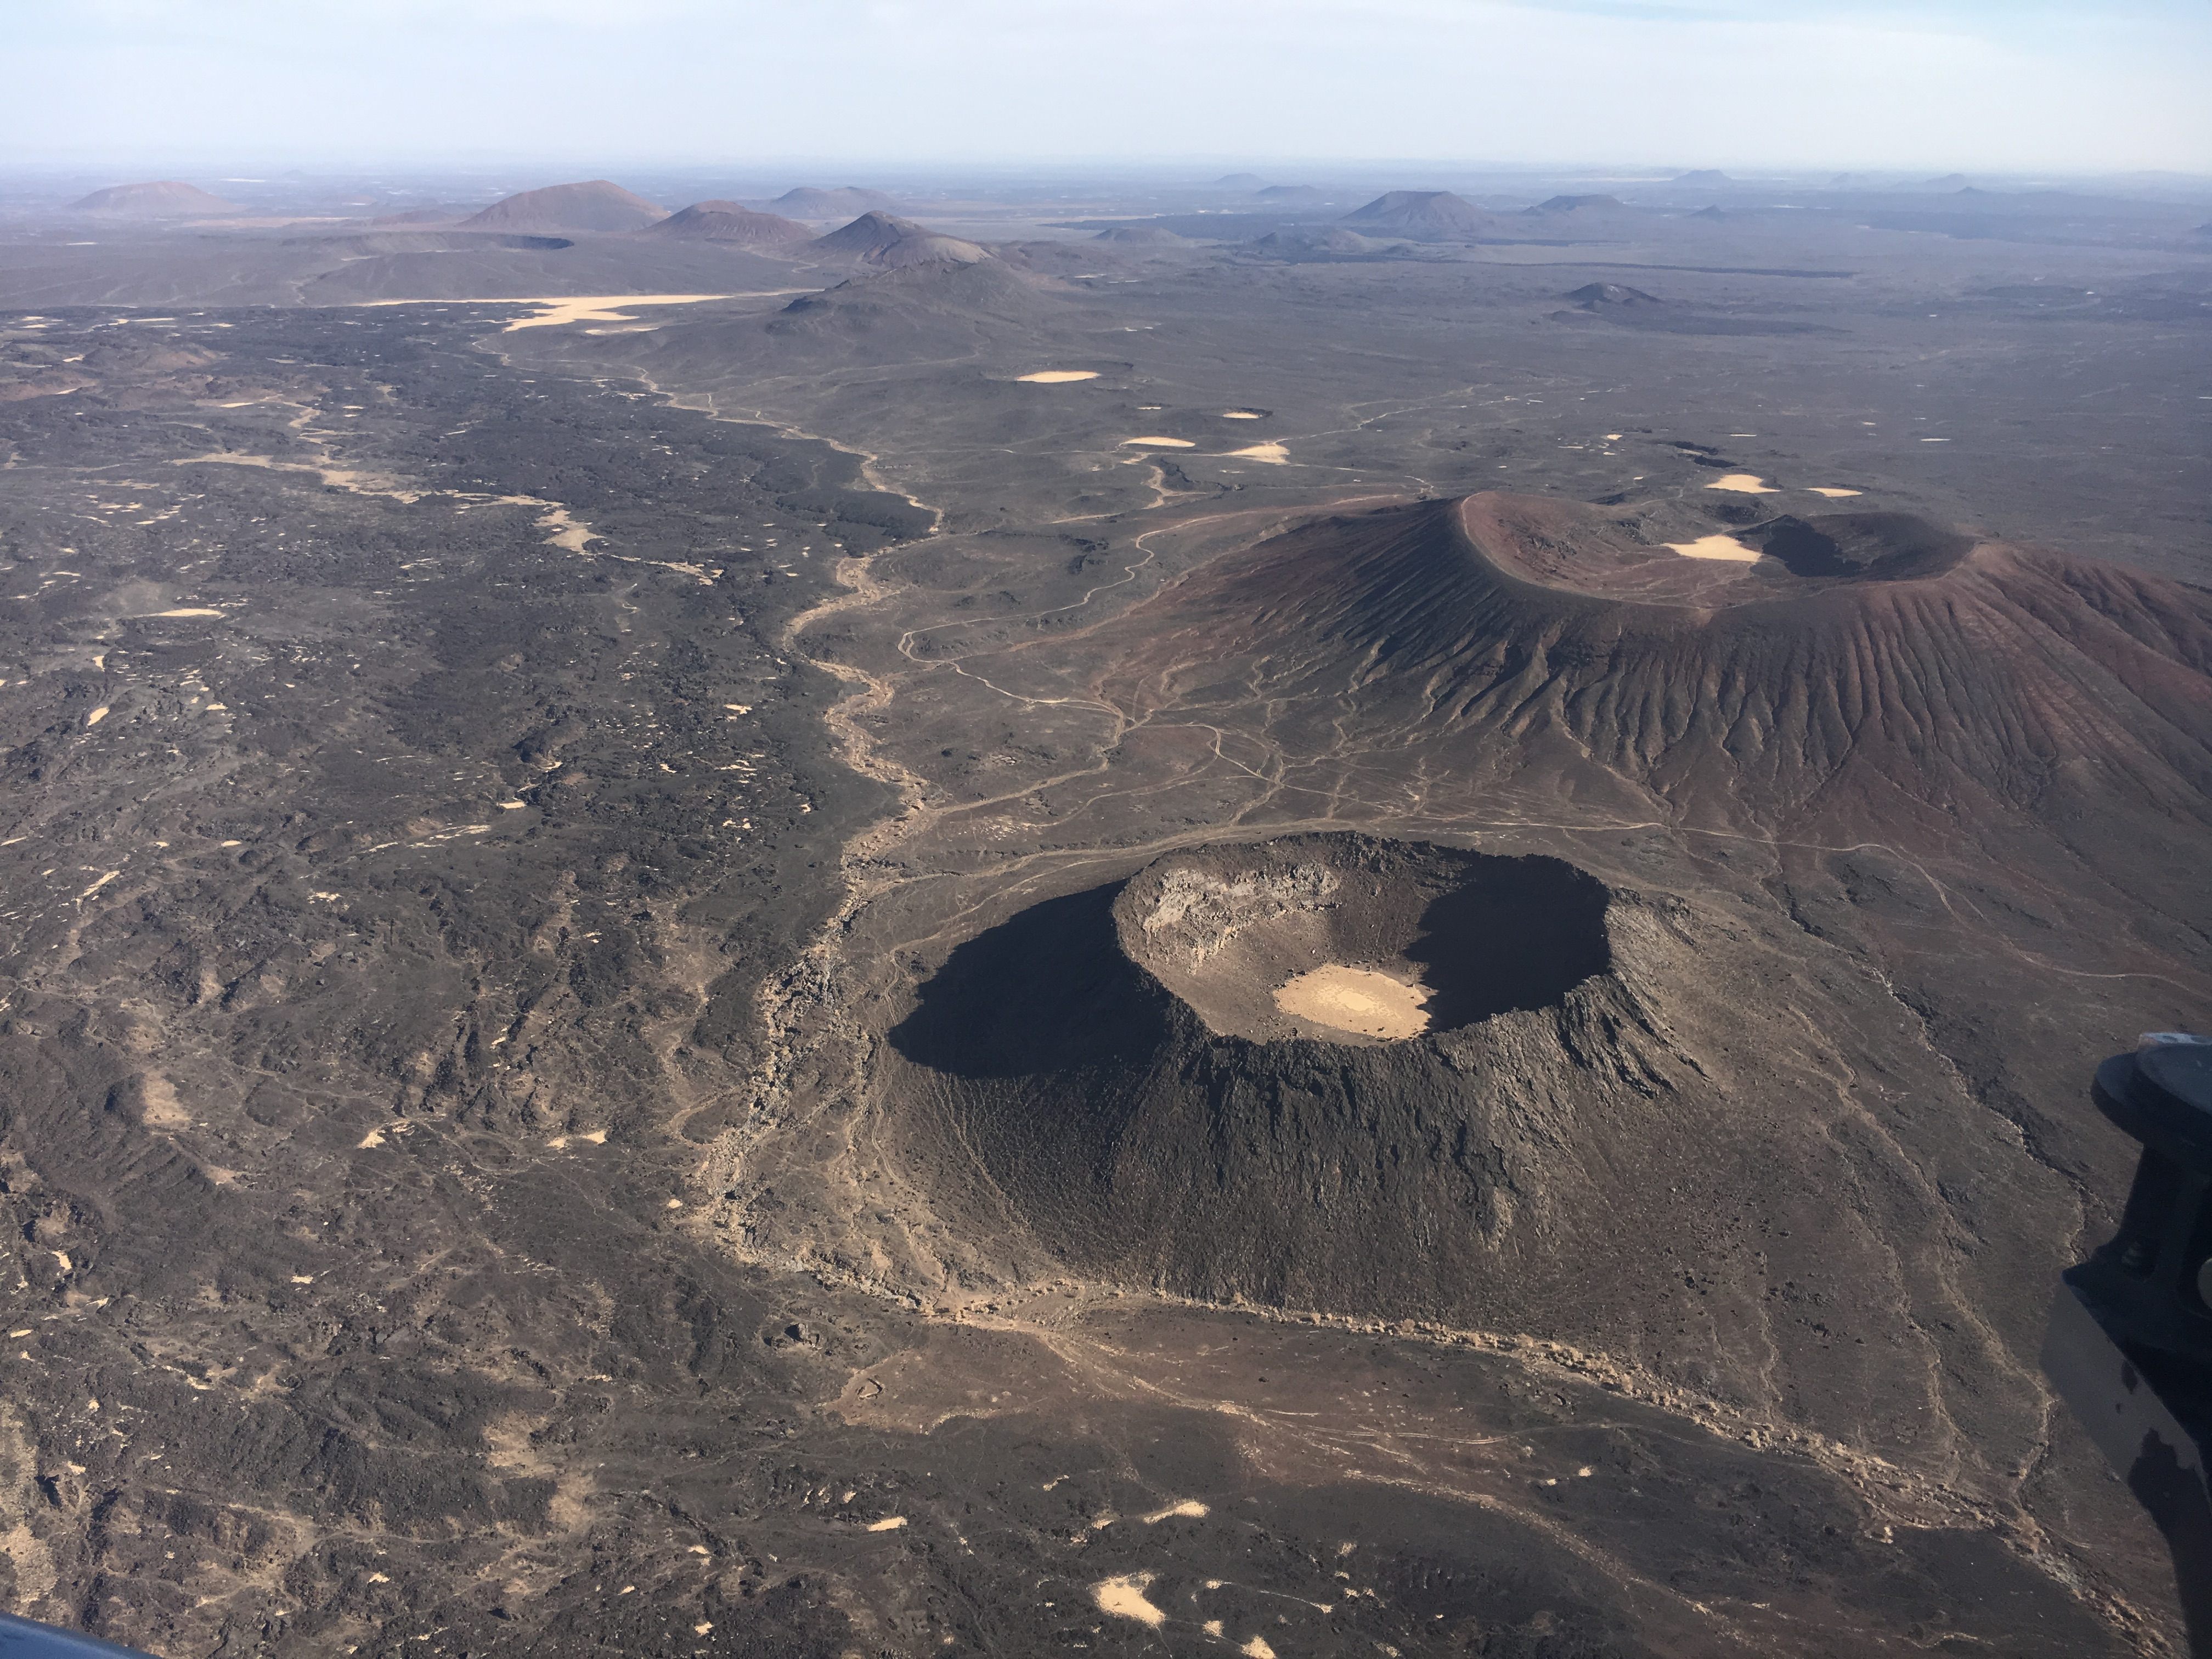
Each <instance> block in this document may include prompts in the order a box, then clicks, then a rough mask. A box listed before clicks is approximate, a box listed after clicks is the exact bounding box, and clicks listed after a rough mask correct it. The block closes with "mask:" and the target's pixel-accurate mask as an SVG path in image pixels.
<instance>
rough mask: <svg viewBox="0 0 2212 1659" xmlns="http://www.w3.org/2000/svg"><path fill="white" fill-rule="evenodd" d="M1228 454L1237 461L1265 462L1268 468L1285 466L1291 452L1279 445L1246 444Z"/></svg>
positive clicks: (1288, 461) (1288, 462)
mask: <svg viewBox="0 0 2212 1659" xmlns="http://www.w3.org/2000/svg"><path fill="white" fill-rule="evenodd" d="M1229 453H1231V455H1234V456H1236V457H1237V459H1239V460H1245V461H1265V462H1267V465H1270V466H1287V465H1290V460H1291V452H1290V451H1289V450H1287V449H1285V448H1284V447H1282V445H1280V444H1247V445H1246V446H1245V447H1243V448H1242V449H1232V450H1231V451H1230V452H1229Z"/></svg>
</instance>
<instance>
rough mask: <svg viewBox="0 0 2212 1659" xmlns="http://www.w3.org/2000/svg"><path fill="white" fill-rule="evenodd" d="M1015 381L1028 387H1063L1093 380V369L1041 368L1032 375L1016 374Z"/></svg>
mask: <svg viewBox="0 0 2212 1659" xmlns="http://www.w3.org/2000/svg"><path fill="white" fill-rule="evenodd" d="M1014 378H1015V379H1016V380H1019V381H1022V382H1023V383H1024V384H1025V385H1028V386H1065V385H1066V384H1067V383H1068V382H1069V381H1071V380H1097V378H1098V371H1097V369H1095V368H1041V369H1039V370H1037V372H1036V374H1017V375H1015V376H1014Z"/></svg>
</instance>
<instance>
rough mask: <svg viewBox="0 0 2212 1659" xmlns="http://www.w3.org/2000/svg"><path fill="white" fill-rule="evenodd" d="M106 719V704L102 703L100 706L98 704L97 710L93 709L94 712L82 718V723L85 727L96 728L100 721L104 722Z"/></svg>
mask: <svg viewBox="0 0 2212 1659" xmlns="http://www.w3.org/2000/svg"><path fill="white" fill-rule="evenodd" d="M106 718H107V705H106V703H102V704H100V707H99V708H95V709H94V710H93V711H92V713H90V714H87V715H86V716H85V717H84V723H85V724H86V725H87V726H97V725H99V724H100V721H102V720H106Z"/></svg>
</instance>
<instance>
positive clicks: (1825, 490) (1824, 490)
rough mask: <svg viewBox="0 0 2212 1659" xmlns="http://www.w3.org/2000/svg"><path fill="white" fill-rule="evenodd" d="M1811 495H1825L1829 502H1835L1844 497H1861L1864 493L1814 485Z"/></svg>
mask: <svg viewBox="0 0 2212 1659" xmlns="http://www.w3.org/2000/svg"><path fill="white" fill-rule="evenodd" d="M1812 493H1813V494H1814V495H1826V497H1827V498H1828V499H1829V500H1830V501H1835V500H1837V499H1838V498H1839V497H1842V496H1844V495H1864V494H1865V493H1866V492H1865V491H1864V490H1863V489H1838V488H1837V487H1836V486H1834V485H1826V486H1823V485H1820V484H1814V485H1813V486H1812Z"/></svg>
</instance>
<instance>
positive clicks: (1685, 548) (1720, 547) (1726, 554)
mask: <svg viewBox="0 0 2212 1659" xmlns="http://www.w3.org/2000/svg"><path fill="white" fill-rule="evenodd" d="M1667 545H1668V547H1669V548H1670V549H1672V550H1674V552H1677V553H1680V555H1681V556H1683V557H1684V558H1686V559H1728V560H1730V561H1732V562H1735V563H1737V564H1751V563H1753V562H1756V561H1757V560H1758V559H1759V556H1760V555H1759V550H1758V549H1757V548H1755V547H1746V546H1745V545H1744V544H1742V543H1741V542H1740V541H1738V540H1736V538H1735V537H1733V536H1700V537H1699V538H1698V539H1697V540H1695V541H1693V542H1668V544H1667Z"/></svg>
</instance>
